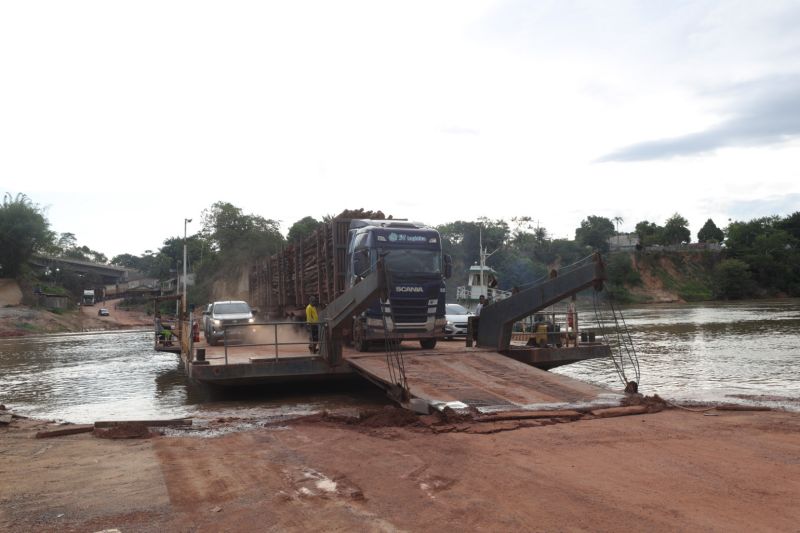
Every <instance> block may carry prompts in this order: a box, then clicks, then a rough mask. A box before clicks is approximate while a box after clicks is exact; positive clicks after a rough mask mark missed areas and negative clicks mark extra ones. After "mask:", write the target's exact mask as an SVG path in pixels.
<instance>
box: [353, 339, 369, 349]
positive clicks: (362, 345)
mask: <svg viewBox="0 0 800 533" xmlns="http://www.w3.org/2000/svg"><path fill="white" fill-rule="evenodd" d="M353 343H354V344H355V346H356V350H358V351H359V352H368V351H369V341H368V340H367V339H362V338H358V339H354V341H353Z"/></svg>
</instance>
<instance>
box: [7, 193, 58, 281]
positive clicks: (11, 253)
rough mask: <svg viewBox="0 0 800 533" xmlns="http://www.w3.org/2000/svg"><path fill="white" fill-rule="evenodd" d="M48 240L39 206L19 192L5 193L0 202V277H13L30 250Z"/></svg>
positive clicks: (50, 235) (49, 234) (47, 243)
mask: <svg viewBox="0 0 800 533" xmlns="http://www.w3.org/2000/svg"><path fill="white" fill-rule="evenodd" d="M52 242H53V233H52V232H51V231H50V224H49V222H48V221H47V218H45V216H44V213H43V212H42V210H41V209H40V208H39V206H38V205H36V204H34V203H33V202H31V200H30V199H29V198H28V197H27V196H25V195H24V194H22V193H20V194H17V196H16V197H12V196H11V194H10V193H6V194H5V196H4V198H3V204H2V205H0V276H2V277H14V276H17V275H18V274H19V273H20V270H21V268H22V265H24V264H25V263H26V262H27V261H28V259H30V257H31V256H32V255H33V254H34V253H36V252H38V251H41V250H44V249H46V248H47V247H48V246H52Z"/></svg>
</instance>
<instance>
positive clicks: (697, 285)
mask: <svg viewBox="0 0 800 533" xmlns="http://www.w3.org/2000/svg"><path fill="white" fill-rule="evenodd" d="M678 296H680V297H681V298H682V299H684V300H686V301H687V302H703V301H707V300H712V299H713V298H714V290H713V287H712V286H711V285H710V284H709V283H708V282H706V281H705V280H703V279H689V280H687V281H685V282H684V283H682V284H681V285H680V287H679V288H678Z"/></svg>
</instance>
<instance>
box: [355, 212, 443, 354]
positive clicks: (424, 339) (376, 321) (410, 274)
mask: <svg viewBox="0 0 800 533" xmlns="http://www.w3.org/2000/svg"><path fill="white" fill-rule="evenodd" d="M349 237H350V238H349V242H348V249H347V275H346V279H347V286H348V287H352V286H353V285H355V284H356V283H358V282H359V280H360V279H361V278H363V277H364V276H366V275H367V274H368V273H369V272H372V271H374V270H375V268H376V265H377V262H378V259H379V258H381V259H383V261H384V265H385V267H386V272H387V276H388V280H387V281H388V286H389V298H388V299H387V300H380V301H379V302H376V303H375V304H374V305H373V306H372V307H370V308H369V309H368V310H367V311H365V312H364V313H362V315H361V316H359V317H356V319H355V321H354V325H353V340H354V343H355V345H356V348H358V349H359V350H362V351H365V350H367V349H368V347H369V343H370V342H371V341H377V340H384V339H385V338H386V337H388V338H391V339H394V340H396V341H400V340H403V339H416V340H419V341H420V345H421V346H422V347H423V348H426V349H431V348H433V347H434V346H436V341H437V339H439V338H443V337H444V336H445V331H444V326H445V323H446V319H445V291H446V288H445V279H446V278H448V277H449V275H450V270H451V265H450V257H449V256H446V255H443V254H442V243H441V238H440V236H439V232H438V231H436V230H435V229H433V228H430V227H427V226H425V225H423V224H420V223H417V222H405V221H393V220H353V221H351V223H350V233H349Z"/></svg>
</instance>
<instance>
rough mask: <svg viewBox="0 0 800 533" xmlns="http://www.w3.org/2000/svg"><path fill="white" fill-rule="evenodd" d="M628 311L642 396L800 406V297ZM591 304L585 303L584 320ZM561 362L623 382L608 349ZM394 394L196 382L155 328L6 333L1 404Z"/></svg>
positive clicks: (247, 406)
mask: <svg viewBox="0 0 800 533" xmlns="http://www.w3.org/2000/svg"><path fill="white" fill-rule="evenodd" d="M579 311H580V309H579ZM622 312H623V316H624V319H625V322H626V324H627V326H628V330H629V332H630V336H631V339H632V341H633V346H634V347H635V350H636V356H637V358H638V361H639V366H640V370H641V377H640V389H639V390H640V392H642V393H643V394H648V395H650V394H659V395H660V396H662V397H664V398H667V399H671V400H674V401H678V402H682V403H692V402H717V401H724V402H734V403H745V404H756V405H767V406H771V407H777V408H785V409H790V410H800V300H796V299H790V300H770V301H749V302H737V303H718V304H708V303H704V304H681V305H651V306H647V307H630V308H623V309H622ZM588 314H589V310H585V311H584V312H583V313H582V316H583V317H584V318H583V320H584V321H586V316H587V315H588ZM584 323H585V322H584ZM452 342H458V341H452ZM555 372H558V373H561V374H564V375H568V376H571V377H574V378H577V379H581V380H584V381H588V382H592V383H597V384H601V385H604V386H607V387H610V388H613V389H616V390H619V389H621V388H622V386H621V382H620V378H619V377H618V374H617V372H616V371H615V367H614V364H613V362H612V361H610V360H608V359H601V360H593V361H586V362H583V363H578V364H573V365H569V366H565V367H561V368H558V369H556V370H555ZM628 372H630V369H628ZM628 378H629V379H630V378H631V375H630V374H628ZM387 403H388V401H387V400H386V399H385V398H384V396H383V393H382V392H381V391H380V390H378V389H377V388H375V387H374V386H372V385H370V384H368V383H366V382H361V381H359V380H357V379H356V380H353V381H348V382H343V383H340V384H335V385H326V386H320V385H303V386H298V385H292V386H291V387H278V388H275V387H269V388H267V387H255V388H248V389H242V390H232V391H225V390H217V389H211V388H208V387H205V386H202V385H199V384H195V383H190V382H189V381H188V380H187V379H186V378H185V376H184V373H183V368H182V367H181V366H180V362H179V358H178V356H177V355H175V354H170V353H160V352H155V351H153V349H152V337H151V333H150V332H149V331H141V332H114V333H102V334H101V333H80V334H69V335H48V336H38V337H24V338H13V339H0V404H5V405H6V407H8V408H9V409H12V410H13V411H14V412H16V413H18V414H22V415H27V416H32V417H37V418H47V419H56V420H65V421H70V422H77V423H86V422H93V421H96V420H114V419H116V420H120V419H123V420H138V419H148V418H176V417H181V416H193V417H195V418H201V419H202V418H217V417H221V416H235V417H238V418H242V419H258V420H263V419H278V420H279V419H281V418H286V417H293V416H298V415H303V414H311V413H315V412H320V411H322V410H325V409H341V408H349V407H357V408H364V407H379V406H382V405H385V404H387Z"/></svg>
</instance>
